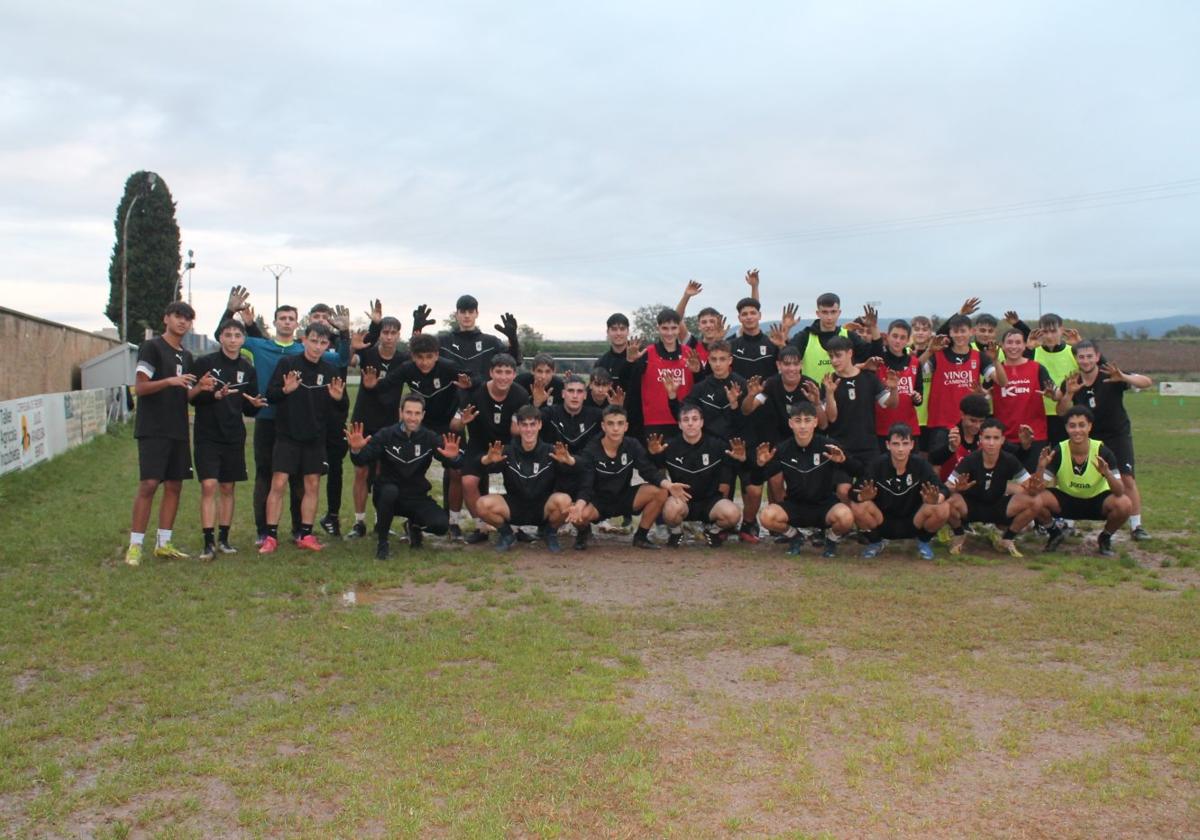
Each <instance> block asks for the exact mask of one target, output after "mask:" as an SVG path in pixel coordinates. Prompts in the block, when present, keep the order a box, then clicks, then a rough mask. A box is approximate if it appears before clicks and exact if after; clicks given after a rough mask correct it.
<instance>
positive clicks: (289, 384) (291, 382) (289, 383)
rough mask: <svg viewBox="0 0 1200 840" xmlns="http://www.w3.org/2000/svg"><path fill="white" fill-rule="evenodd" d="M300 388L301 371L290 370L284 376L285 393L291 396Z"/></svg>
mask: <svg viewBox="0 0 1200 840" xmlns="http://www.w3.org/2000/svg"><path fill="white" fill-rule="evenodd" d="M299 387H300V371H298V370H289V371H288V372H287V373H285V374H284V375H283V393H285V394H290V393H292V392H293V391H295V390H296V389H297V388H299Z"/></svg>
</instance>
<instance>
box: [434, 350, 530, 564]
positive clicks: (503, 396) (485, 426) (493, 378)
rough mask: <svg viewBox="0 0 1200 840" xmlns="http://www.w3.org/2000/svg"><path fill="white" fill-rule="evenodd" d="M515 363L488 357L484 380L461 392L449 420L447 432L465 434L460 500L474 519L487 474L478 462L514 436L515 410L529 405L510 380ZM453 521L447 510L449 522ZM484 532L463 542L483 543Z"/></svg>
mask: <svg viewBox="0 0 1200 840" xmlns="http://www.w3.org/2000/svg"><path fill="white" fill-rule="evenodd" d="M516 368H517V361H516V359H514V358H513V357H512V356H510V355H508V354H507V353H497V354H495V355H494V356H492V359H491V367H490V368H489V369H488V379H486V380H485V381H484V382H483V383H482V384H480V385H478V386H477V387H476V388H475V389H474V390H472V391H464V392H463V393H462V394H461V395H460V397H459V409H458V411H457V412H456V413H455V415H454V419H453V420H451V421H450V429H451V431H454V432H459V433H461V432H463V430H464V429H467V428H469V429H470V432H469V434H468V435H467V456H466V463H465V466H464V468H463V476H462V487H463V501H464V502H465V503H466V506H467V510H468V511H469V512H470V513H471V514H472V515H475V516H478V513H477V511H476V504H477V503H478V501H479V497H480V494H481V493H486V492H487V484H486V481H487V474H486V473H485V472H483V471H481V470H480V469H479V461H480V459H481V458H482V457H483V455H484V453H485V452H487V451H488V448H489V447H491V445H492V443H493V442H495V441H499V442H500V443H501V444H505V443H508V441H509V440H510V439H511V438H512V436H513V435H514V434H516V424H515V422H514V417H515V416H516V413H517V409H519V408H520V407H521V406H523V405H528V404H529V392H528V391H526V390H525V389H524V388H522V387H521V386H520V385H517V384H516V383H515V382H514V381H513V380H514V379H515V378H516V375H517V370H516ZM453 519H454V514H453V509H451V521H453ZM487 538H488V537H487V532H486V531H484V530H483V529H482V528H476V529H475V530H474V531H473V532H472V533H471V534H470V535H469V536H468V537H467V539H466V541H467V543H469V544H473V543H480V542H487Z"/></svg>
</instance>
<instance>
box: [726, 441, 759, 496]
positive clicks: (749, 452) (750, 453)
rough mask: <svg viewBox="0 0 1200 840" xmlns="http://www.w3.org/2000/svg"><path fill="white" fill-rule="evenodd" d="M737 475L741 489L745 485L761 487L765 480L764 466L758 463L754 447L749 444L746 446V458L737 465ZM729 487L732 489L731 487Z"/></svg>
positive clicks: (743, 488) (745, 486) (744, 487)
mask: <svg viewBox="0 0 1200 840" xmlns="http://www.w3.org/2000/svg"><path fill="white" fill-rule="evenodd" d="M737 477H738V480H739V481H741V482H742V490H745V489H746V488H747V487H761V486H762V485H763V484H765V483H766V481H767V471H766V468H765V467H760V466H759V465H758V460H757V459H756V458H755V452H754V448H753V447H751V446H749V445H747V447H746V460H745V461H744V462H742V463H740V464H738V465H737ZM729 489H730V490H731V491H732V490H733V488H732V487H731V488H729Z"/></svg>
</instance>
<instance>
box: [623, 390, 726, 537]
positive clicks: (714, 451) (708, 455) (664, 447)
mask: <svg viewBox="0 0 1200 840" xmlns="http://www.w3.org/2000/svg"><path fill="white" fill-rule="evenodd" d="M679 432H680V433H679V434H678V435H675V436H674V437H672V438H671V439H670V440H669V441H667V442H666V443H663V439H662V435H657V434H654V435H650V437H649V438H648V439H647V441H646V448H647V450H648V451H649V453H650V457H651V459H653V461H654V463H655V466H658V467H664V468H665V469H666V471H667V476H668V477H669V478H670V479H671V481H672V482H675V483H676V485H677V486H681V487H683V488H684V492H683V493H681V494H679V495H672V496H669V497H668V498H667V500H666V502H665V503H664V504H663V509H662V518H663V522H665V523H666V525H667V529H668V531H669V532H670V536H668V537H667V547H668V548H678V547H679V544H680V543H681V542H682V541H683V529H682V527H681V526H682V525H683V523H684V521H685V520H686V521H688V522H703V523H705V525H706V526H707V527H706V528H705V529H704V541H705V542H706V543H708V545H709V546H712V547H714V548H715V547H716V546H719V545H720V544H721V543H722V542H724V540H725V536H726V534H727V533H729V532H732V531H733V529H734V528H736V527H737V524H738V522H739V521H740V520H741V515H742V512H741V511H740V510H738V506H737V505H736V504H734V502H733V500H731V499H729V498H727V496H728V495H729V488H730V485H731V484H732V483H733V477H734V474H735V469H736V468H737V467H739V466H740V465H741V464H742V463H744V462H745V460H746V444H745V443H744V442H743V441H741V440H739V439H738V438H733V439H732V440H731V441H729V443H728V445H727V444H726V443H725V441H724V440H723V439H721V438H719V437H717V436H715V435H709V434H705V432H704V413H703V412H702V411H701V410H700V406H698V405H697V404H696V403H692V402H686V403H684V404H683V407H682V408H680V409H679Z"/></svg>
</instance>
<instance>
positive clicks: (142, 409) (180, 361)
mask: <svg viewBox="0 0 1200 840" xmlns="http://www.w3.org/2000/svg"><path fill="white" fill-rule="evenodd" d="M191 370H192V354H191V353H189V352H188V351H187V350H184V349H183V348H180V349H178V350H176V349H175V348H174V347H172V346H171V345H170V344H168V343H167V341H166V339H164V338H163V337H162V336H161V335H159V336H155V337H154V338H152V339H150V340H149V341H145V342H143V343H142V345H141V346H140V347H139V348H138V357H137V372H138V373H144V374H146V376H148V377H149V378H150V381H151V382H161V381H162V380H164V379H170V378H171V377H173V376H182V375H183V374H185V373H191ZM187 395H188V389H187V388H184V387H182V386H180V387H175V386H174V385H172V386H170V387H168V388H163V389H162V390H161V391H159V392H158V393H155V394H147V395H146V396H144V397H138V401H137V416H136V418H135V419H134V424H133V430H134V431H133V436H134V437H138V438H151V437H165V438H171V439H172V440H187V439H188V396H187Z"/></svg>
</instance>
